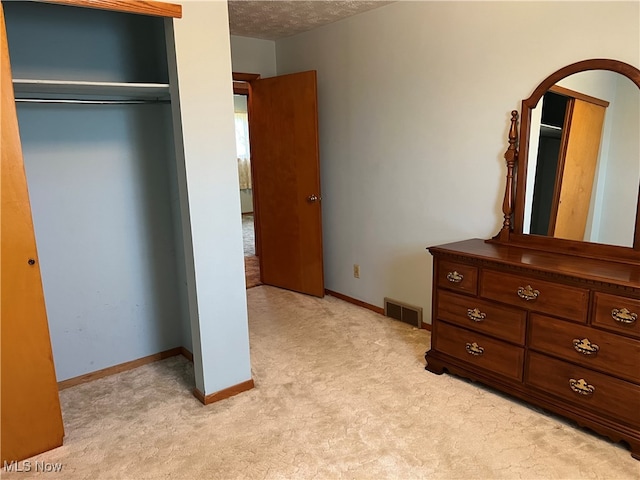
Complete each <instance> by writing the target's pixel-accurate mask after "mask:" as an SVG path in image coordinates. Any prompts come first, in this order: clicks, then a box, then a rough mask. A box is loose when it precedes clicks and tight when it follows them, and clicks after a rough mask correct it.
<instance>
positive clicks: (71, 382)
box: [58, 347, 193, 390]
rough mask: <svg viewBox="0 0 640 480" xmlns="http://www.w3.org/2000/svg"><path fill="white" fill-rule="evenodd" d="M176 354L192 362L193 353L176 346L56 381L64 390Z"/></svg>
mask: <svg viewBox="0 0 640 480" xmlns="http://www.w3.org/2000/svg"><path fill="white" fill-rule="evenodd" d="M177 355H182V356H184V357H185V358H186V359H187V360H189V361H192V362H193V354H192V353H191V352H190V351H189V350H187V349H186V348H184V347H176V348H172V349H171V350H165V351H164V352H160V353H154V354H153V355H148V356H146V357H142V358H138V359H137V360H132V361H130V362H125V363H120V364H119V365H114V366H112V367H107V368H103V369H102V370H96V371H95V372H90V373H86V374H84V375H80V376H78V377H73V378H69V379H67V380H63V381H61V382H58V390H64V389H65V388H69V387H74V386H76V385H81V384H83V383H87V382H91V381H93V380H97V379H99V378H104V377H108V376H110V375H115V374H116V373H121V372H126V371H127V370H133V369H134V368H138V367H141V366H142V365H146V364H148V363H153V362H157V361H159V360H164V359H165V358H170V357H175V356H177Z"/></svg>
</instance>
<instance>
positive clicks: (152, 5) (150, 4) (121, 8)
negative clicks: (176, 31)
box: [41, 0, 182, 18]
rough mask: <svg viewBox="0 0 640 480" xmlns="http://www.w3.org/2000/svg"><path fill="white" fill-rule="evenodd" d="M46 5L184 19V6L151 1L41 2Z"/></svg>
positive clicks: (82, 0) (88, 0)
mask: <svg viewBox="0 0 640 480" xmlns="http://www.w3.org/2000/svg"><path fill="white" fill-rule="evenodd" d="M41 1H43V2H44V3H57V4H59V5H68V6H70V7H83V8H97V9H99V10H112V11H115V12H125V13H138V14H140V15H151V16H154V17H172V18H182V5H177V4H174V3H165V2H156V1H150V0H146V1H143V0H136V1H135V2H132V1H130V0H129V1H127V0H41Z"/></svg>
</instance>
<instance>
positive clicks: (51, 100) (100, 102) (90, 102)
mask: <svg viewBox="0 0 640 480" xmlns="http://www.w3.org/2000/svg"><path fill="white" fill-rule="evenodd" d="M15 100H16V103H62V104H74V105H142V104H147V103H171V101H170V100H70V99H56V98H16V99H15Z"/></svg>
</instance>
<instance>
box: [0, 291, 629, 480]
mask: <svg viewBox="0 0 640 480" xmlns="http://www.w3.org/2000/svg"><path fill="white" fill-rule="evenodd" d="M247 296H248V301H249V320H250V336H251V363H252V365H253V378H254V380H255V383H256V388H255V389H253V390H251V391H248V392H245V393H243V394H240V395H238V396H235V397H233V398H230V399H227V400H224V401H221V402H218V403H215V404H212V405H209V406H206V407H205V406H203V405H201V404H200V403H199V402H198V401H197V400H196V399H195V398H194V397H193V396H192V394H191V389H192V386H193V370H192V366H191V364H190V363H189V362H187V361H186V360H185V359H183V358H182V357H174V358H171V359H167V360H164V361H162V362H157V363H155V364H151V365H146V366H143V367H140V368H138V369H136V370H132V371H129V372H124V373H121V374H118V375H114V376H111V377H108V378H104V379H101V380H96V381H93V382H91V383H88V384H84V385H79V386H76V387H73V388H69V389H67V390H63V391H62V392H61V394H60V396H61V401H62V405H63V416H64V422H65V429H66V433H67V436H66V437H65V444H64V446H63V447H61V448H58V449H55V450H53V451H50V452H47V453H45V454H42V455H39V456H37V457H34V458H33V459H31V460H32V461H35V460H39V461H46V462H61V463H62V466H63V470H62V472H61V473H59V474H55V473H49V474H41V475H43V477H42V478H47V479H53V478H64V479H189V480H190V479H343V478H349V479H422V478H425V479H463V478H464V479H543V478H562V479H595V478H602V479H638V478H639V476H640V462H637V461H635V460H633V459H632V458H631V456H630V455H629V452H628V450H627V449H626V448H624V447H623V446H621V445H617V444H613V443H611V442H609V441H607V440H606V439H603V438H601V437H599V436H596V435H594V434H592V433H589V432H588V431H586V430H582V429H580V428H577V427H575V426H573V424H571V423H568V422H565V421H563V420H561V419H559V418H557V417H555V416H551V415H547V414H544V413H543V412H541V411H539V410H537V409H533V408H531V407H528V406H526V405H524V404H522V403H520V402H517V401H514V400H512V399H509V398H507V397H505V396H502V395H500V394H497V393H494V392H492V391H490V390H488V389H485V388H483V387H481V386H478V385H476V384H473V383H470V382H467V381H464V380H461V379H459V378H457V377H454V376H451V375H446V374H445V375H441V376H437V375H434V374H432V373H429V372H426V371H425V370H424V359H423V355H424V352H425V350H426V349H427V348H428V346H429V334H428V332H426V331H424V330H417V329H414V328H413V327H411V326H408V325H406V324H403V323H400V322H396V321H393V320H390V319H388V318H385V317H382V316H380V315H377V314H375V313H372V312H370V311H368V310H364V309H362V308H359V307H356V306H353V305H351V304H348V303H345V302H343V301H341V300H338V299H336V298H333V297H325V298H324V299H317V298H313V297H308V296H305V295H300V294H296V293H292V292H288V291H284V290H279V289H276V288H273V287H268V286H260V287H256V288H253V289H251V290H248V291H247ZM27 476H28V475H27V474H24V473H23V474H20V473H10V474H4V475H3V478H7V479H24V478H27Z"/></svg>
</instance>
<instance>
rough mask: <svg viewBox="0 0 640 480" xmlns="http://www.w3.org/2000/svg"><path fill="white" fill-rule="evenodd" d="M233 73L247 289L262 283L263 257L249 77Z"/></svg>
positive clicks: (256, 76) (255, 76)
mask: <svg viewBox="0 0 640 480" xmlns="http://www.w3.org/2000/svg"><path fill="white" fill-rule="evenodd" d="M238 75H239V74H234V77H233V79H234V82H233V110H234V123H235V133H236V157H237V162H238V179H239V188H240V210H241V216H242V244H243V251H244V271H245V283H246V287H247V288H252V287H255V286H258V285H261V284H262V282H261V280H260V259H259V257H258V255H257V251H256V250H257V249H256V234H255V231H256V226H255V223H256V218H255V209H254V201H253V180H252V175H251V145H250V141H249V92H250V88H249V84H248V80H251V79H252V78H248V77H249V76H251V77H254V78H258V75H247V74H244V75H242V76H241V78H242V80H239V79H238V78H237V77H238Z"/></svg>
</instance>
